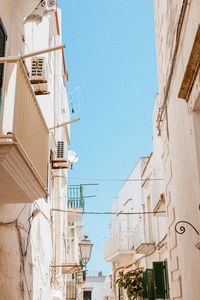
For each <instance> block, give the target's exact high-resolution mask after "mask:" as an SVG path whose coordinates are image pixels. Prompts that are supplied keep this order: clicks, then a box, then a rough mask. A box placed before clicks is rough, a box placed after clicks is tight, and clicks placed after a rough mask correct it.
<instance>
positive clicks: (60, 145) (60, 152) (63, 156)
mask: <svg viewBox="0 0 200 300" xmlns="http://www.w3.org/2000/svg"><path fill="white" fill-rule="evenodd" d="M56 160H67V153H66V146H65V143H64V141H58V142H57V149H56Z"/></svg>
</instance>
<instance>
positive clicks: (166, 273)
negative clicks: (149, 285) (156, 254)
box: [164, 259, 170, 299]
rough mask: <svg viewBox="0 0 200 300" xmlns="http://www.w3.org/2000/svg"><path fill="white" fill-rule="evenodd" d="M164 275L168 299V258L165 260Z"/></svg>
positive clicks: (167, 297)
mask: <svg viewBox="0 0 200 300" xmlns="http://www.w3.org/2000/svg"><path fill="white" fill-rule="evenodd" d="M164 275H165V292H166V295H165V296H166V299H169V298H170V294H169V276H168V264H167V259H165V260H164Z"/></svg>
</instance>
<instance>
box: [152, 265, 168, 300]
mask: <svg viewBox="0 0 200 300" xmlns="http://www.w3.org/2000/svg"><path fill="white" fill-rule="evenodd" d="M163 269H164V268H163V262H162V261H157V262H153V279H154V289H155V299H165V283H164V272H163Z"/></svg>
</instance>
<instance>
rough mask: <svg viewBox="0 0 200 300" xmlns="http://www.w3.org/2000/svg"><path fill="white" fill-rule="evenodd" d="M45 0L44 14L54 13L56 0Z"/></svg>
mask: <svg viewBox="0 0 200 300" xmlns="http://www.w3.org/2000/svg"><path fill="white" fill-rule="evenodd" d="M45 1H46V8H45V11H44V13H45V14H50V13H54V12H55V11H56V8H57V1H56V0H45Z"/></svg>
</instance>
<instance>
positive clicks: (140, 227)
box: [133, 221, 155, 254]
mask: <svg viewBox="0 0 200 300" xmlns="http://www.w3.org/2000/svg"><path fill="white" fill-rule="evenodd" d="M133 239H134V250H135V252H136V253H137V254H148V253H149V252H151V251H152V250H153V249H154V248H155V243H154V242H153V241H151V240H150V239H149V240H147V239H146V238H145V233H144V224H143V223H142V221H140V222H139V223H138V224H137V225H136V227H135V228H134V231H133Z"/></svg>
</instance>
